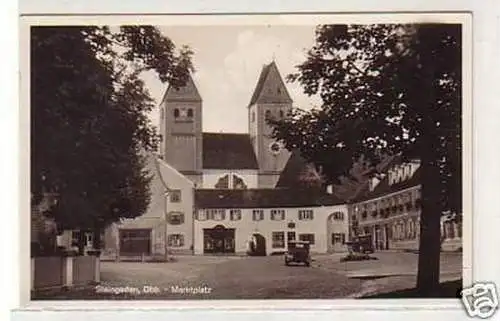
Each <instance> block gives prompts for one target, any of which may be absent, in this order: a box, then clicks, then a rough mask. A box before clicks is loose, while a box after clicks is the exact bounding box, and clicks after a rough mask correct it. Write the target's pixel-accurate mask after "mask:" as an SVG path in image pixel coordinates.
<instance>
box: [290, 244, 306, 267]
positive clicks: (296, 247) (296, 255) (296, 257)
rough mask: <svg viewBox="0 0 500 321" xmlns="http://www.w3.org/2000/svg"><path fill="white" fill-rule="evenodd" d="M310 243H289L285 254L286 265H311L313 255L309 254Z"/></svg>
mask: <svg viewBox="0 0 500 321" xmlns="http://www.w3.org/2000/svg"><path fill="white" fill-rule="evenodd" d="M309 246H310V245H309V242H306V241H290V242H288V250H287V251H286V253H285V265H287V266H288V265H290V263H304V264H305V265H306V266H310V265H311V254H310V253H309Z"/></svg>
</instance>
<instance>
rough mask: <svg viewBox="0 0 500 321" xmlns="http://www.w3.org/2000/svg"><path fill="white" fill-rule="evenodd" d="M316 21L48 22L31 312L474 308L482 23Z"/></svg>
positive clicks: (34, 61) (35, 70)
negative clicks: (399, 303) (476, 33)
mask: <svg viewBox="0 0 500 321" xmlns="http://www.w3.org/2000/svg"><path fill="white" fill-rule="evenodd" d="M458 16H459V17H460V15H458ZM311 17H312V18H310V19H309V22H308V23H297V24H292V23H290V20H286V21H287V23H283V22H280V20H279V19H275V20H272V19H269V21H272V22H263V23H253V24H250V23H240V24H238V23H232V24H223V23H220V24H218V23H213V24H201V23H193V24H189V22H190V21H193V20H189V19H187V20H186V23H184V24H181V23H179V24H173V23H164V24H161V23H158V24H149V23H147V24H146V23H145V24H142V23H141V24H137V23H127V24H107V23H103V24H96V23H95V22H96V21H99V20H98V19H96V20H94V23H93V24H81V23H71V19H67V20H66V23H65V24H48V23H43V24H36V23H30V25H29V27H28V29H29V37H28V38H27V39H26V41H25V42H26V43H25V46H24V48H26V50H27V52H29V62H28V61H26V64H27V66H25V70H28V74H27V75H26V77H27V78H29V86H27V87H29V91H28V92H24V93H22V94H23V95H25V96H27V97H29V99H28V100H29V106H22V107H21V108H24V109H26V110H27V111H28V112H29V128H28V130H29V150H30V161H29V162H30V174H29V176H28V177H27V179H28V180H29V182H30V183H29V184H30V191H31V193H30V196H29V197H28V198H29V202H30V209H31V211H30V215H29V218H27V219H26V221H27V222H30V223H29V225H30V236H29V239H30V272H31V275H30V276H29V279H30V281H31V288H30V291H29V292H30V294H31V298H30V299H31V300H33V301H43V300H249V299H252V300H255V299H258V300H281V299H399V298H401V299H416V298H443V299H444V298H453V299H457V298H460V297H461V291H462V289H463V288H464V280H465V279H466V278H467V276H464V271H465V270H464V269H465V268H466V267H468V269H469V270H470V264H471V263H470V261H467V260H470V253H469V254H467V253H466V251H467V249H469V248H470V247H471V244H472V243H471V242H472V234H471V231H472V229H471V222H472V221H471V216H472V213H471V210H470V205H469V204H468V202H467V201H466V200H470V187H469V186H470V184H471V183H470V177H464V173H465V172H466V171H467V170H464V168H467V166H469V165H468V164H467V162H469V161H470V156H469V155H470V152H471V151H470V149H471V147H470V146H465V145H466V144H465V143H464V142H468V138H467V135H469V136H470V133H467V132H466V131H465V130H464V128H469V127H470V125H465V124H464V123H467V122H470V108H471V106H470V102H469V99H470V92H469V91H470V88H469V86H466V85H465V84H464V78H465V77H470V75H468V74H467V72H469V64H470V61H469V60H468V59H470V57H469V56H467V57H468V58H467V59H465V58H464V57H466V52H467V55H470V54H469V53H468V50H470V49H469V47H470V43H468V42H467V41H466V40H464V39H468V38H466V37H464V33H465V32H470V31H469V30H466V29H464V28H465V27H464V26H465V25H464V24H463V23H462V22H461V20H460V19H454V20H452V21H448V20H446V19H444V18H443V21H439V20H436V21H427V20H424V19H419V16H418V15H414V17H415V19H414V20H404V21H401V19H399V20H398V19H394V22H391V21H388V20H387V19H384V20H383V21H382V22H368V21H366V22H365V21H363V20H359V21H358V20H355V19H352V22H351V21H347V22H342V23H337V22H335V20H334V21H333V22H328V20H326V19H319V20H315V19H314V17H313V16H311ZM167 20H168V19H167V18H165V21H167ZM221 20H222V18H221ZM337 20H338V19H337ZM345 20H346V19H344V21H345ZM68 21H69V22H70V23H67V22H68ZM103 21H104V20H103ZM213 21H217V20H216V19H214V20H213ZM246 21H248V20H246ZM317 21H320V23H318V22H317ZM422 21H424V22H422ZM160 22H161V20H160ZM469 82H470V80H469ZM467 110H468V111H467ZM464 115H468V117H464ZM467 144H468V143H467ZM22 255H26V256H28V253H22ZM467 255H468V256H469V258H466V256H467ZM464 262H466V263H464ZM465 264H466V265H465ZM469 272H470V271H469ZM469 281H470V280H469ZM465 286H470V284H465Z"/></svg>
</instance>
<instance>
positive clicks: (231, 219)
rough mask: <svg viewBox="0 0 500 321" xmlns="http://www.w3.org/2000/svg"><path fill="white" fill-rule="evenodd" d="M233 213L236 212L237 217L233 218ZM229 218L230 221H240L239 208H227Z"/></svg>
mask: <svg viewBox="0 0 500 321" xmlns="http://www.w3.org/2000/svg"><path fill="white" fill-rule="evenodd" d="M235 213H237V219H235ZM229 220H230V221H241V209H234V208H233V209H230V210H229Z"/></svg>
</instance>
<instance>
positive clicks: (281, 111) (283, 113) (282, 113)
mask: <svg viewBox="0 0 500 321" xmlns="http://www.w3.org/2000/svg"><path fill="white" fill-rule="evenodd" d="M284 117H285V112H284V111H283V110H280V118H284Z"/></svg>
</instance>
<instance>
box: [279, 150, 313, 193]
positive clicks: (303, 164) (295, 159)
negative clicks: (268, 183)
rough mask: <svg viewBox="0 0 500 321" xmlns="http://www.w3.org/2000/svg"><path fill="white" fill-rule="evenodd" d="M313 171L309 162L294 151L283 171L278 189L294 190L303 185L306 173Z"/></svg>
mask: <svg viewBox="0 0 500 321" xmlns="http://www.w3.org/2000/svg"><path fill="white" fill-rule="evenodd" d="M308 170H311V169H310V167H309V164H308V163H307V161H306V160H305V159H304V158H303V157H302V156H300V152H299V151H292V153H291V155H290V158H288V161H287V163H286V165H285V167H284V168H283V170H282V171H281V174H280V177H279V179H278V182H277V183H276V187H279V188H293V187H296V186H297V185H300V184H302V182H301V176H302V174H304V173H305V172H306V171H308Z"/></svg>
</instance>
